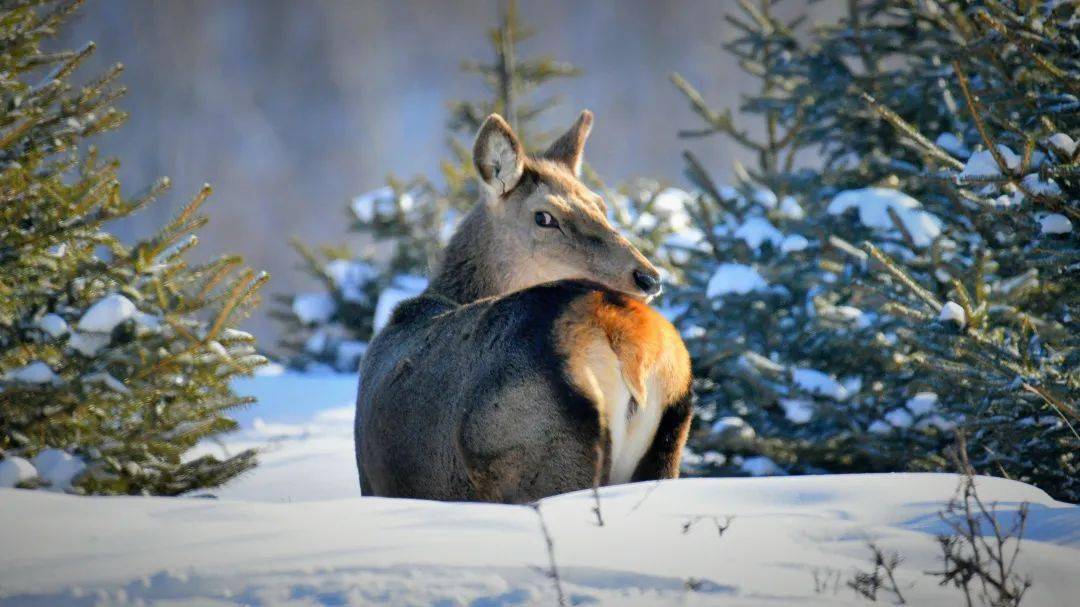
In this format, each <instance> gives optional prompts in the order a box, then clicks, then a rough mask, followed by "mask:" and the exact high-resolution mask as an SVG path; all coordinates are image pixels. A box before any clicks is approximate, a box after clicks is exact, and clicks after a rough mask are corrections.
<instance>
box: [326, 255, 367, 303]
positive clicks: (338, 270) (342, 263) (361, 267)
mask: <svg viewBox="0 0 1080 607" xmlns="http://www.w3.org/2000/svg"><path fill="white" fill-rule="evenodd" d="M323 271H324V272H326V275H327V276H329V277H330V279H331V280H332V281H334V285H335V286H336V287H337V288H338V290H339V291H341V298H342V299H344V300H345V301H351V302H354V303H363V302H365V301H367V296H366V295H365V294H364V291H363V288H364V286H365V285H367V283H369V282H371V281H372V280H374V279H375V278H376V277H378V275H379V273H378V271H376V270H375V268H373V267H372V266H371V265H370V264H367V263H364V262H362V261H349V260H347V259H335V260H333V261H331V262H329V263H327V264H326V265H325V266H324V267H323Z"/></svg>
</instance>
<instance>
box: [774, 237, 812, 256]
mask: <svg viewBox="0 0 1080 607" xmlns="http://www.w3.org/2000/svg"><path fill="white" fill-rule="evenodd" d="M808 246H810V241H809V240H807V239H806V237H805V236H803V235H802V234H788V235H787V236H786V237H785V238H784V241H783V242H781V243H780V251H781V252H784V253H797V252H799V251H805V250H806V247H808Z"/></svg>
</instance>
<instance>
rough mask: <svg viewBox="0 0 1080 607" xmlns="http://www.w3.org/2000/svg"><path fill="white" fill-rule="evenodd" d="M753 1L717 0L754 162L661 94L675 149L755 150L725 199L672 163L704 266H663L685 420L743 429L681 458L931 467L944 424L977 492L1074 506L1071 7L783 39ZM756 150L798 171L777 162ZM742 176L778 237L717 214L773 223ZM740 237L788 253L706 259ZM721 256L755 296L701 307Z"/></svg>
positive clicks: (717, 292)
mask: <svg viewBox="0 0 1080 607" xmlns="http://www.w3.org/2000/svg"><path fill="white" fill-rule="evenodd" d="M774 4H775V2H771V1H769V0H762V1H760V2H758V3H756V4H751V3H750V2H745V1H744V2H740V7H741V9H742V13H741V14H739V15H733V16H732V17H731V19H730V23H732V25H733V26H734V27H735V28H736V29H737V30H738V31H739V32H740V34H739V36H738V38H737V39H736V40H735V41H734V42H733V43H732V44H730V45H729V46H728V49H729V51H731V52H735V53H736V54H738V55H739V56H740V59H741V61H742V64H743V65H744V66H745V67H746V68H747V69H748V70H750V71H751V73H754V74H756V75H758V76H759V77H760V78H761V79H762V81H763V87H762V91H761V93H760V94H759V95H752V96H748V97H747V98H746V101H745V102H744V104H743V106H742V108H740V109H741V110H742V112H743V113H744V114H751V115H759V116H762V117H763V118H764V119H765V121H766V126H765V129H764V131H765V134H766V139H765V142H764V145H762V144H761V142H755V141H753V140H751V139H750V138H749V137H748V136H747V135H746V133H745V132H744V131H743V130H741V129H740V128H739V125H738V123H737V119H736V118H735V117H734V116H733V115H731V114H730V113H720V112H715V111H713V110H711V109H709V108H708V106H707V105H705V104H704V102H703V101H702V100H701V99H700V96H699V95H697V94H696V93H695V92H694V91H693V89H692V87H690V86H689V85H686V84H685V83H683V82H681V81H679V80H677V82H676V83H677V84H679V85H680V88H682V89H683V90H684V92H686V93H687V94H688V98H689V99H690V100H691V101H692V103H693V104H694V106H695V108H696V109H697V110H698V113H699V114H700V115H701V116H702V117H703V118H704V119H705V121H706V125H707V126H706V128H705V129H704V130H703V131H699V132H703V133H706V134H708V133H712V132H722V133H726V134H728V135H729V136H731V137H733V138H734V139H735V140H736V141H739V142H740V143H742V144H744V145H747V146H749V147H751V148H753V149H757V150H758V151H759V152H760V154H759V158H760V162H759V166H757V167H754V168H752V169H751V170H748V171H746V172H745V174H744V179H743V181H744V183H743V184H742V187H741V189H742V192H740V194H741V195H734V194H732V195H731V196H728V195H727V194H726V193H725V192H724V191H723V190H722V189H718V188H716V187H715V186H711V185H710V181H709V180H708V179H707V174H705V173H704V172H703V170H702V169H701V168H700V165H701V163H700V162H696V161H694V159H691V162H690V164H689V166H690V169H689V170H690V174H691V178H692V180H693V181H694V182H695V184H696V185H697V187H698V188H699V189H701V190H702V200H703V203H704V209H703V212H702V215H703V216H704V217H703V219H704V222H703V228H707V229H708V233H709V234H710V235H711V239H710V240H711V242H710V247H711V248H712V249H713V254H712V256H711V257H712V259H710V257H709V256H708V255H698V256H696V257H695V261H693V262H692V263H691V264H689V265H688V267H687V268H686V269H685V272H686V275H687V277H688V279H689V280H688V285H687V288H686V289H685V291H684V292H683V297H684V299H685V300H686V302H687V306H688V307H687V310H686V312H685V314H684V315H683V317H682V318H681V320H680V324H681V325H682V326H683V328H684V331H692V332H693V333H694V334H695V335H697V336H698V340H697V342H696V343H692V345H691V348H692V353H693V354H694V355H695V362H696V365H697V370H698V374H699V386H700V389H701V393H702V402H703V404H704V408H703V412H704V413H705V414H706V415H714V416H717V417H720V416H727V415H737V416H739V418H740V419H742V420H745V421H749V422H750V424H751V425H752V427H753V429H754V430H756V431H757V438H755V439H751V440H741V441H739V440H735V443H736V444H735V445H732V444H731V443H730V441H727V442H725V441H723V440H721V438H722V437H723V435H724V434H725V433H726V434H727V435H730V436H731V437H734V439H740V438H743V439H746V438H748V437H749V436H751V432H750V431H749V430H748V429H746V428H744V427H741V426H739V424H741V423H744V422H742V421H733V420H726V421H724V422H722V423H720V424H718V425H717V430H718V431H719V432H717V433H712V434H705V435H703V436H700V437H699V441H700V442H698V447H699V448H700V449H708V448H710V447H715V446H725V447H727V448H728V449H742V450H744V451H754V452H765V453H768V454H769V455H772V456H773V457H774V459H776V461H777V462H779V463H780V464H781V465H782V467H783V468H784V469H786V470H788V471H792V472H804V471H813V470H819V469H820V470H831V471H836V470H882V469H915V470H939V469H944V468H946V467H947V463H946V462H945V461H944V458H943V457H942V455H941V453H942V449H943V447H944V446H945V445H946V444H948V443H949V442H951V441H952V440H953V432H954V429H955V428H957V427H963V428H965V429H966V430H967V433H968V435H969V437H970V438H969V444H971V446H972V447H973V449H972V451H973V452H976V453H981V454H982V455H981V456H980V457H979V458H976V459H975V460H974V461H975V463H976V465H977V466H978V467H979V471H980V472H983V473H990V474H1001V475H1004V476H1008V477H1011V478H1017V479H1020V480H1025V481H1028V482H1034V483H1036V484H1037V485H1039V486H1040V487H1042V488H1044V489H1046V490H1047V491H1049V492H1051V493H1052V494H1054V495H1055V496H1058V497H1063V498H1066V499H1072V500H1075V499H1077V497H1078V493H1077V489H1076V481H1075V478H1076V476H1077V474H1076V473H1077V457H1076V453H1077V450H1078V447H1080V442H1078V439H1080V437H1078V436H1077V434H1076V432H1075V427H1076V405H1075V403H1076V397H1077V395H1078V393H1077V383H1078V374H1077V360H1078V358H1077V357H1078V356H1080V354H1078V353H1077V350H1076V338H1075V336H1076V335H1077V333H1078V332H1077V327H1076V324H1075V323H1076V321H1075V318H1076V311H1075V307H1076V302H1077V293H1078V291H1077V288H1076V273H1075V266H1076V254H1077V244H1076V237H1075V231H1074V229H1073V224H1074V223H1075V221H1076V220H1077V198H1078V196H1077V192H1076V191H1075V189H1076V150H1075V144H1074V137H1075V136H1076V134H1077V132H1078V128H1077V127H1078V120H1077V113H1076V110H1077V107H1076V103H1075V90H1074V89H1075V83H1076V82H1077V76H1078V75H1080V74H1078V72H1077V57H1078V53H1077V38H1078V37H1077V26H1076V24H1077V22H1078V21H1077V19H1076V8H1075V6H1072V5H1069V4H1068V3H1039V2H1035V3H1029V2H1019V3H1017V2H998V1H986V2H959V1H953V2H945V1H942V2H926V3H917V4H916V3H909V2H901V1H890V0H865V1H856V2H850V3H848V5H847V8H848V11H847V13H846V14H845V15H844V16H843V17H842V18H841V19H840V20H839V21H838V22H837V23H835V24H827V25H824V26H819V27H816V28H814V29H813V30H812V31H810V32H808V34H809V35H808V36H792V35H791V29H792V27H791V25H790V24H784V23H780V22H779V21H778V20H776V19H775V18H773V17H772V16H771V13H770V9H771V7H772V6H773V5H774ZM800 40H801V42H800ZM770 81H771V83H770ZM774 125H775V126H774ZM774 142H780V143H786V144H788V146H789V150H794V149H809V150H811V151H813V152H814V153H815V156H814V157H812V158H811V159H810V161H808V162H804V163H802V166H801V167H800V166H799V164H800V162H799V159H798V158H797V157H792V156H785V157H784V160H783V162H780V163H778V162H776V161H775V160H773V154H772V153H770V150H771V149H772V147H773V146H772V144H773V143H774ZM803 157H804V158H805V157H806V155H805V154H804V155H803ZM788 158H791V161H790V162H789V161H788ZM746 179H749V182H750V183H751V184H753V185H752V187H754V188H756V187H762V186H765V187H768V188H769V189H770V190H771V191H773V192H774V193H776V194H778V196H776V197H775V199H779V200H783V199H784V198H783V195H784V194H785V193H790V194H791V195H794V196H795V197H796V198H797V202H798V203H799V206H800V207H801V208H802V210H803V211H804V213H805V219H804V220H803V222H802V225H799V224H794V225H793V224H788V223H785V221H784V218H783V217H781V215H782V213H779V212H778V211H777V210H770V209H767V208H766V209H762V211H757V213H764V214H765V215H766V216H767V218H768V219H769V220H770V221H771V222H772V223H773V224H775V225H773V226H772V227H775V228H777V231H779V232H780V235H779V236H778V235H776V234H775V233H774V232H773V231H772V230H770V229H769V226H764V225H763V224H760V223H758V224H757V229H756V230H750V229H749V228H748V227H747V226H748V223H749V220H748V219H747V218H746V216H745V215H746V214H751V215H752V214H754V213H755V211H753V210H752V209H751V210H750V211H747V212H745V213H744V215H743V216H739V215H738V211H739V210H740V208H741V206H740V205H742V206H750V207H752V206H754V204H755V203H758V206H764V207H770V206H774V205H775V206H776V209H780V208H782V207H783V206H784V205H783V204H780V203H779V202H776V203H774V202H773V200H774V197H773V196H770V195H769V194H762V195H758V196H756V195H755V192H754V191H753V190H752V189H751V190H747V188H746V187H745V182H746ZM729 200H730V202H729ZM762 202H764V204H763V205H762V204H760V203H762ZM732 205H734V206H732ZM792 208H794V207H792ZM709 214H711V216H712V218H711V219H710V215H709ZM755 221H756V220H755ZM762 227H764V230H762V229H760V228H762ZM740 230H741V231H742V236H741V237H740V236H739V233H740ZM755 232H760V233H763V234H772V237H771V240H773V241H777V240H779V238H780V237H783V238H784V240H786V239H787V238H788V237H789V236H790V235H791V234H792V233H798V234H800V235H802V236H805V237H806V238H807V240H808V241H809V244H808V246H807V247H806V248H805V249H803V250H802V252H800V253H798V254H796V255H792V256H783V257H770V256H769V255H770V253H771V251H769V250H768V249H767V248H766V247H762V249H764V250H765V252H752V251H745V250H743V249H740V248H739V247H740V246H741V245H739V244H738V242H735V243H734V244H733V243H732V242H729V241H728V240H725V238H726V237H728V236H729V235H734V236H735V238H734V239H729V240H735V241H739V240H742V241H743V242H745V241H746V238H745V237H746V236H748V235H749V234H752V233H755ZM784 240H780V241H779V242H781V246H782V243H783V242H784ZM717 245H719V246H717ZM789 249H790V247H789ZM731 259H736V260H749V261H747V262H746V263H750V264H752V265H753V269H754V270H756V272H757V275H758V277H760V279H761V280H760V281H756V280H752V281H750V284H751V286H753V285H758V287H757V288H753V289H748V290H747V293H745V294H743V293H738V292H734V293H730V292H724V291H723V289H721V288H720V287H719V279H717V281H718V282H717V286H716V287H714V289H713V290H712V296H710V293H709V289H708V287H709V282H708V281H710V280H713V279H714V278H715V277H717V276H718V275H721V274H722V272H721V271H720V270H721V268H723V264H724V263H725V262H726V261H729V260H731ZM701 293H704V294H705V296H704V297H702V296H701ZM717 296H720V299H721V301H717V299H718V297H717ZM755 311H756V312H757V315H756V316H755V315H754V313H755ZM747 319H752V320H750V321H748V320H747ZM770 330H773V331H774V332H773V333H772V335H774V336H775V337H774V338H773V339H772V340H771V341H770V340H767V339H763V338H761V337H759V334H761V333H768V332H769V331H770ZM741 340H745V342H744V341H741ZM691 341H692V342H694V340H691ZM732 343H734V344H735V346H734V347H733V346H732ZM818 372H820V373H818ZM808 393H809V394H808ZM808 397H811V398H808ZM732 426H739V427H736V428H735V429H734V430H729V428H730V427H732ZM710 461H713V462H721V461H725V460H724V459H723V458H721V457H717V456H713V457H712V458H711V460H710ZM758 469H764V468H762V467H759V468H758ZM744 471H752V470H746V469H745V468H744ZM774 471H776V470H774Z"/></svg>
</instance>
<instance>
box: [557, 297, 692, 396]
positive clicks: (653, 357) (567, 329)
mask: <svg viewBox="0 0 1080 607" xmlns="http://www.w3.org/2000/svg"><path fill="white" fill-rule="evenodd" d="M557 331H559V340H558V341H559V343H560V346H561V350H562V351H563V353H564V354H565V355H566V356H567V358H568V361H567V362H568V365H567V367H568V369H567V371H568V372H569V374H570V376H571V380H572V381H573V382H574V383H575V385H577V386H578V387H579V388H581V389H583V390H585V391H586V392H592V391H593V390H594V389H595V386H591V385H590V383H595V381H591V380H590V379H589V377H587V376H588V375H590V374H591V375H596V374H602V375H607V373H603V372H602V370H600V369H597V368H596V367H597V366H598V364H599V365H602V364H604V362H603V358H604V356H603V354H602V351H603V350H607V349H608V348H610V351H611V352H613V353H614V355H615V357H616V359H617V362H618V367H619V369H618V373H620V374H621V376H622V379H623V381H624V382H625V383H626V385H627V387H629V389H630V392H631V395H632V396H633V397H634V398H635V399H636V400H637V401H638V403H639V404H640V405H642V406H644V405H645V404H646V403H647V402H648V400H647V389H648V388H649V386H650V385H651V386H654V387H655V388H654V389H656V390H658V391H659V394H657V395H655V396H656V397H658V398H656V399H655V401H654V402H659V403H660V404H661V406H664V407H666V406H668V405H671V404H673V403H675V402H676V401H677V400H678V399H679V398H680V397H682V396H683V395H685V394H686V391H687V390H688V389H689V386H690V355H689V353H687V351H686V346H685V345H684V344H683V341H682V338H681V337H680V336H679V333H678V331H677V330H676V329H675V327H674V326H672V324H671V323H670V322H668V321H667V319H666V318H664V317H663V316H661V315H660V314H659V313H658V312H656V311H655V310H653V309H652V308H650V307H649V306H648V305H647V304H645V303H643V302H640V301H637V300H635V299H632V298H630V297H626V296H623V295H618V294H614V293H605V292H601V291H593V292H591V293H588V294H587V295H585V296H584V297H582V298H581V299H579V300H578V301H576V302H574V304H572V306H571V308H570V310H568V311H567V313H566V314H565V315H564V316H563V317H562V318H561V319H560V325H559V327H558V328H557ZM605 346H606V347H605ZM598 350H600V351H601V352H598ZM613 362H614V361H613ZM611 371H614V370H611ZM650 380H652V381H651V382H650Z"/></svg>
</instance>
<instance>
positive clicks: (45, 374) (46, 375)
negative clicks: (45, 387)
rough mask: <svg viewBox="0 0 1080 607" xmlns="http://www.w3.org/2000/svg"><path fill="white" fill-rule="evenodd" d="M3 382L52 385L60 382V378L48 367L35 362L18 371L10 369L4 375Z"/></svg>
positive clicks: (38, 361) (37, 361)
mask: <svg viewBox="0 0 1080 607" xmlns="http://www.w3.org/2000/svg"><path fill="white" fill-rule="evenodd" d="M4 381H14V382H22V383H24V384H53V383H56V382H58V381H60V377H59V376H58V375H57V374H56V373H54V372H53V370H52V368H51V367H49V365H47V364H45V363H43V362H41V361H40V360H35V361H33V362H31V363H27V364H26V365H24V366H22V367H19V368H18V369H12V370H11V371H8V372H7V373H4Z"/></svg>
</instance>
